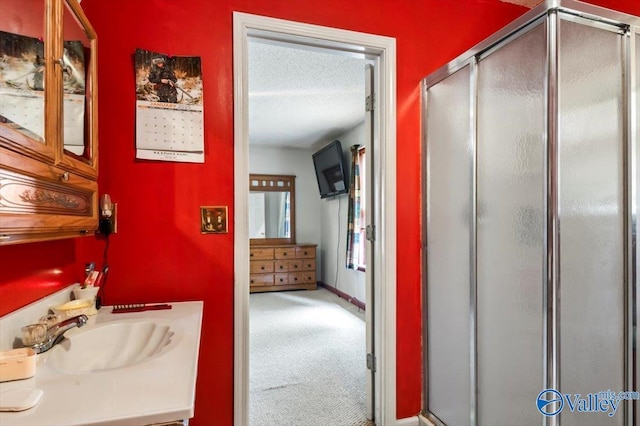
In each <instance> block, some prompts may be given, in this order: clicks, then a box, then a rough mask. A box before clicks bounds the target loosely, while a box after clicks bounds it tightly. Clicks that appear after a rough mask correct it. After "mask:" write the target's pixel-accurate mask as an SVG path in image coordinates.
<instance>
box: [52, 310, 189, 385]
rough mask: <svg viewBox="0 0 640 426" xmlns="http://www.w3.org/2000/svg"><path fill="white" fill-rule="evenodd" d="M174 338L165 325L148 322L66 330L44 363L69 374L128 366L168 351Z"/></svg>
mask: <svg viewBox="0 0 640 426" xmlns="http://www.w3.org/2000/svg"><path fill="white" fill-rule="evenodd" d="M176 337H177V336H176V333H175V331H174V330H172V329H171V327H170V326H169V325H166V324H162V323H159V322H155V321H149V320H142V321H115V322H108V323H103V324H96V325H86V326H84V327H82V328H78V329H74V330H70V331H68V332H67V333H66V335H65V340H63V341H62V342H60V343H58V344H57V345H56V346H54V347H53V348H52V349H50V350H49V351H48V353H47V357H46V361H45V362H46V363H47V364H49V365H51V366H52V367H54V368H55V369H57V370H59V371H61V372H64V373H72V374H73V373H87V372H93V371H101V370H113V369H117V368H123V367H129V366H132V365H136V364H140V363H142V362H145V361H148V360H150V359H152V358H155V357H157V356H159V355H161V354H163V353H166V352H167V351H169V350H171V348H172V347H174V346H175V343H176V340H177V339H176Z"/></svg>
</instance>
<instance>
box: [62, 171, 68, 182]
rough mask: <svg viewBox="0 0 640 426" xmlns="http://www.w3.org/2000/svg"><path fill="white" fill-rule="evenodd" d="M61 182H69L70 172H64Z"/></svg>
mask: <svg viewBox="0 0 640 426" xmlns="http://www.w3.org/2000/svg"><path fill="white" fill-rule="evenodd" d="M60 180H61V181H62V182H69V172H64V173H63V174H61V175H60Z"/></svg>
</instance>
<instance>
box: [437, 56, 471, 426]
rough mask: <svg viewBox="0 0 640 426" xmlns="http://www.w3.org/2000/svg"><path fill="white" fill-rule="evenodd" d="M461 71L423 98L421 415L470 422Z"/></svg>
mask: <svg viewBox="0 0 640 426" xmlns="http://www.w3.org/2000/svg"><path fill="white" fill-rule="evenodd" d="M469 90H470V77H469V66H468V65H467V66H466V67H464V68H463V69H461V70H459V71H458V72H456V73H455V74H453V75H451V76H449V77H447V78H446V79H444V80H443V81H441V82H439V83H437V84H436V85H434V86H432V87H431V88H429V90H428V92H427V93H428V95H427V102H428V106H429V107H428V108H429V109H428V114H427V140H428V143H427V156H426V158H427V185H428V188H427V229H429V232H428V234H427V245H428V247H429V250H428V251H427V265H429V266H428V268H427V293H428V303H427V312H428V313H429V321H427V327H428V329H427V339H428V342H427V350H428V352H427V356H428V360H427V364H428V366H429V384H428V392H429V395H428V404H429V411H430V412H431V413H433V414H434V415H436V416H437V417H438V418H439V419H440V420H441V421H443V422H444V423H445V424H447V425H461V426H463V425H468V424H469V422H470V420H469V419H470V405H469V404H470V403H469V401H470V398H471V396H470V395H471V385H470V374H471V369H470V362H471V360H470V338H471V335H470V324H469V311H470V308H469V306H470V299H469V298H470V285H469V280H470V278H469V277H470V275H469V274H470V263H471V259H470V256H471V255H470V250H471V245H470V233H471V201H472V199H471V196H472V192H471V190H472V180H471V172H472V166H473V152H472V150H471V144H470V137H469V133H470V127H469V126H470V124H469V123H470V120H471V119H470V113H469V106H470V92H469Z"/></svg>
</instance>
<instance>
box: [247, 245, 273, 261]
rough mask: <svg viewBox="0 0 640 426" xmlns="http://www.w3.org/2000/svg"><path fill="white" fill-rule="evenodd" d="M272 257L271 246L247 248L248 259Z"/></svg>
mask: <svg viewBox="0 0 640 426" xmlns="http://www.w3.org/2000/svg"><path fill="white" fill-rule="evenodd" d="M268 259H273V249H272V248H252V249H250V250H249V260H268Z"/></svg>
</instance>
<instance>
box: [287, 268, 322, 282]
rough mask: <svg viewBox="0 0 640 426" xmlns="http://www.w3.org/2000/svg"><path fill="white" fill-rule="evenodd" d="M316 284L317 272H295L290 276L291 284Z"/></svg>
mask: <svg viewBox="0 0 640 426" xmlns="http://www.w3.org/2000/svg"><path fill="white" fill-rule="evenodd" d="M315 282H316V273H315V271H306V272H294V273H290V274H289V284H310V283H315Z"/></svg>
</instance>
